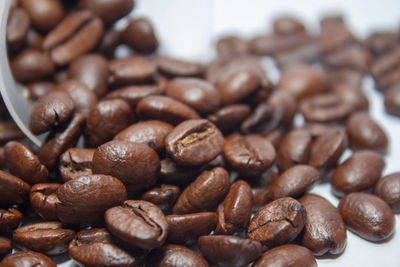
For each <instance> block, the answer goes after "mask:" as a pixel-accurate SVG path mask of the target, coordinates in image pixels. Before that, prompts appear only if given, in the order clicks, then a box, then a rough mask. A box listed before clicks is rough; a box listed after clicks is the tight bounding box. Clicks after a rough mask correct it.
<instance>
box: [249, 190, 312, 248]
mask: <svg viewBox="0 0 400 267" xmlns="http://www.w3.org/2000/svg"><path fill="white" fill-rule="evenodd" d="M305 222H306V210H305V209H304V207H303V206H302V205H301V204H300V203H299V202H298V201H297V200H295V199H293V198H290V197H284V198H280V199H277V200H275V201H273V202H271V203H269V204H267V205H266V206H264V207H263V208H262V209H261V210H259V211H258V212H257V213H256V214H255V215H254V217H253V219H252V220H251V221H250V225H249V228H248V232H247V236H248V237H249V238H250V239H253V240H256V241H260V242H261V243H262V244H263V245H265V246H267V247H273V246H278V245H282V244H285V243H288V242H290V241H292V240H293V239H295V238H296V236H297V235H298V234H299V233H300V232H301V231H302V230H303V227H304V225H305Z"/></svg>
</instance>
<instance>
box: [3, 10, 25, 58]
mask: <svg viewBox="0 0 400 267" xmlns="http://www.w3.org/2000/svg"><path fill="white" fill-rule="evenodd" d="M9 14H10V15H9V18H8V22H7V28H6V29H7V30H6V31H7V32H6V39H7V46H8V47H7V48H8V49H9V50H10V52H17V51H18V50H20V49H21V48H22V47H23V46H24V45H25V42H26V37H27V35H28V31H29V28H30V26H31V20H30V18H29V15H28V13H27V12H26V10H25V9H23V8H18V7H17V8H14V9H12V10H11V9H10V13H9Z"/></svg>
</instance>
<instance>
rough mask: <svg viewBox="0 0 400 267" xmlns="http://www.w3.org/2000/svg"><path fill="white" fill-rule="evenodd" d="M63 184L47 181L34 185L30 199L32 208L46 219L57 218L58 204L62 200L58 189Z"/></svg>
mask: <svg viewBox="0 0 400 267" xmlns="http://www.w3.org/2000/svg"><path fill="white" fill-rule="evenodd" d="M60 185H61V184H56V183H46V184H35V185H34V186H32V188H31V191H30V195H29V199H30V203H31V206H32V208H33V209H34V210H35V211H36V212H37V213H38V214H39V215H40V216H41V217H43V218H44V219H46V220H53V221H55V220H57V211H56V204H57V203H58V202H60V201H59V200H58V197H57V189H58V188H59V187H60Z"/></svg>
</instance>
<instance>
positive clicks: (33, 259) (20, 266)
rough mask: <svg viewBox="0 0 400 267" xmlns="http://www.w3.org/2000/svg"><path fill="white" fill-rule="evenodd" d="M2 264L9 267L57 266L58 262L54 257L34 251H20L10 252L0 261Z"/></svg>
mask: <svg viewBox="0 0 400 267" xmlns="http://www.w3.org/2000/svg"><path fill="white" fill-rule="evenodd" d="M0 265H1V266H7V267H25V266H26V267H31V266H40V267H57V264H56V263H55V262H54V261H52V259H50V258H49V257H47V256H46V255H44V254H42V253H39V252H34V251H18V252H15V253H13V254H9V255H8V256H7V257H5V258H4V259H3V260H2V261H1V262H0Z"/></svg>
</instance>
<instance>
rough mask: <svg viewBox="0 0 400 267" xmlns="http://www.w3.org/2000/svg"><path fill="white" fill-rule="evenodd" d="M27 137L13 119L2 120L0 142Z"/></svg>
mask: <svg viewBox="0 0 400 267" xmlns="http://www.w3.org/2000/svg"><path fill="white" fill-rule="evenodd" d="M23 137H25V135H24V133H23V132H22V131H21V130H20V129H19V128H18V126H17V125H16V124H15V122H13V121H0V144H4V143H6V142H8V141H11V140H18V139H21V138H23Z"/></svg>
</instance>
